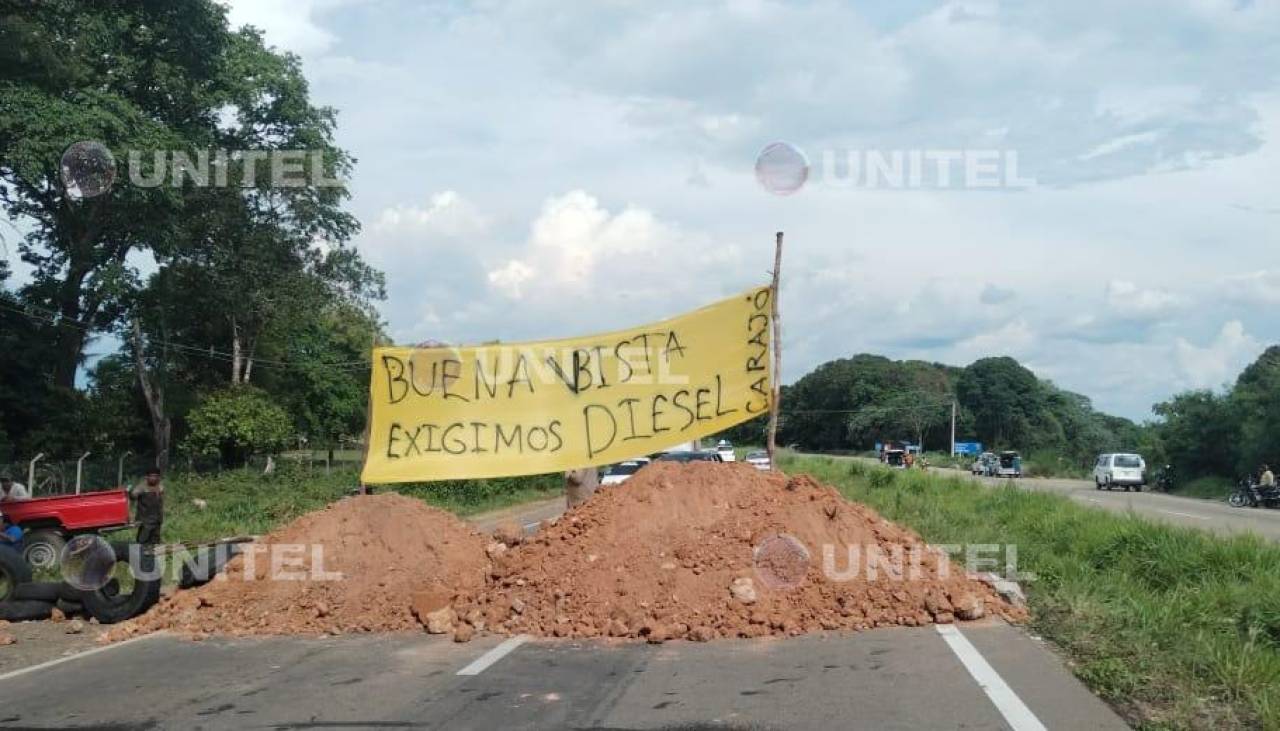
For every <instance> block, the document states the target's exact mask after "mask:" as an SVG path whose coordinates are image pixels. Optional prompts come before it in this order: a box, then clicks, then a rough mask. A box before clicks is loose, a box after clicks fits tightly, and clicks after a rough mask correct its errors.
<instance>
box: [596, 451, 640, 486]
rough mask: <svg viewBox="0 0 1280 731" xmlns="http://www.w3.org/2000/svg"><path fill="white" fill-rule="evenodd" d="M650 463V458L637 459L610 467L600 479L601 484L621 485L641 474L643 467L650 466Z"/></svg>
mask: <svg viewBox="0 0 1280 731" xmlns="http://www.w3.org/2000/svg"><path fill="white" fill-rule="evenodd" d="M649 461H650V460H649V458H648V457H636V458H635V459H628V460H626V461H624V462H619V463H617V464H612V465H609V466H608V468H606V469H605V471H604V474H603V475H601V477H600V484H601V485H621V484H622V483H624V482H626V481H627V480H628V479H629V478H630V477H631V476H632V475H634V474H635V473H637V472H639V471H640V468H641V467H644V466H645V465H647V464H649Z"/></svg>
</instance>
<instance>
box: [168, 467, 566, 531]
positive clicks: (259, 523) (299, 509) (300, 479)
mask: <svg viewBox="0 0 1280 731" xmlns="http://www.w3.org/2000/svg"><path fill="white" fill-rule="evenodd" d="M358 474H359V472H358V470H357V469H356V468H354V467H351V466H345V467H342V468H336V467H335V468H334V469H333V470H332V472H331V473H329V474H325V471H324V468H323V466H318V467H317V468H315V469H311V470H308V469H307V467H306V466H305V465H301V466H299V465H294V464H290V463H287V462H284V461H283V460H282V461H281V462H278V463H277V465H276V471H275V473H274V474H272V475H263V474H261V472H259V471H256V470H230V471H227V472H222V473H220V474H217V475H171V476H168V477H166V478H165V521H164V536H163V538H164V541H165V542H166V543H199V542H205V541H212V540H216V539H218V538H225V537H230V536H235V535H242V534H262V533H267V532H269V531H271V530H272V529H274V528H276V527H278V526H280V525H281V524H283V523H286V522H288V521H290V520H292V519H294V518H296V517H298V516H300V515H302V514H303V513H307V512H309V511H312V510H316V509H318V508H321V507H323V506H325V505H327V504H329V503H331V502H333V501H334V500H337V499H339V498H341V497H343V496H345V495H347V494H349V493H350V492H351V491H352V490H354V489H355V488H356V486H357V484H358ZM375 489H376V490H378V491H380V492H381V491H395V492H398V493H401V494H404V495H412V496H413V497H417V498H420V499H422V500H424V501H426V502H428V503H430V504H432V505H435V506H437V507H440V508H443V509H445V510H449V511H451V512H453V513H456V514H458V515H463V516H466V515H473V514H475V513H481V512H486V511H489V510H497V509H500V508H504V507H508V506H511V505H517V504H519V503H523V502H529V501H531V500H538V499H545V498H550V497H554V496H556V495H558V494H560V492H561V491H562V490H563V477H562V476H561V475H559V474H555V475H537V476H532V477H517V478H502V479H492V480H446V481H442V482H432V483H424V484H401V485H388V486H378V487H377V488H375ZM196 499H200V500H203V501H204V502H205V503H206V505H207V507H205V508H203V509H201V508H199V507H197V505H196V503H195V502H194V501H195V500H196Z"/></svg>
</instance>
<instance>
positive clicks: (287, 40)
mask: <svg viewBox="0 0 1280 731" xmlns="http://www.w3.org/2000/svg"><path fill="white" fill-rule="evenodd" d="M360 1H362V0H223V2H224V4H225V5H226V6H227V18H228V20H230V21H231V24H232V26H233V27H238V26H241V25H252V26H254V27H255V28H259V29H261V30H262V32H263V34H264V35H265V37H266V40H267V43H269V44H271V45H273V46H277V47H279V48H282V49H284V50H286V51H293V52H294V53H297V54H300V55H303V56H306V55H311V54H319V53H322V52H324V51H327V50H328V49H329V48H330V47H332V46H333V45H334V43H335V42H336V40H337V36H336V35H335V34H334V33H333V32H331V31H329V30H327V29H325V28H323V27H321V25H320V22H319V20H318V19H317V16H318V15H321V14H323V13H324V12H326V11H330V10H333V9H334V8H337V7H339V6H341V5H348V4H351V3H353V2H360Z"/></svg>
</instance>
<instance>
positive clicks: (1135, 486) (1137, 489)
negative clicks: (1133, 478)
mask: <svg viewBox="0 0 1280 731" xmlns="http://www.w3.org/2000/svg"><path fill="white" fill-rule="evenodd" d="M1133 491H1134V492H1142V485H1134V486H1133Z"/></svg>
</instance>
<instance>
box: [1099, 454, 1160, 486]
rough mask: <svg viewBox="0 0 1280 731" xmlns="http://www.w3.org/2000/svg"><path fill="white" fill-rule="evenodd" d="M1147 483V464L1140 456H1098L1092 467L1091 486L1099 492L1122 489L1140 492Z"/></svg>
mask: <svg viewBox="0 0 1280 731" xmlns="http://www.w3.org/2000/svg"><path fill="white" fill-rule="evenodd" d="M1146 483H1147V463H1146V462H1144V461H1143V460H1142V455H1140V454H1127V453H1121V454H1100V455H1098V461H1097V462H1096V463H1095V464H1094V466H1093V484H1094V486H1095V487H1097V488H1098V489H1099V490H1101V489H1103V488H1106V489H1108V490H1110V489H1112V488H1113V487H1123V488H1124V489H1125V490H1126V491H1128V490H1137V491H1138V492H1142V486H1143V485H1145V484H1146Z"/></svg>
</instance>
